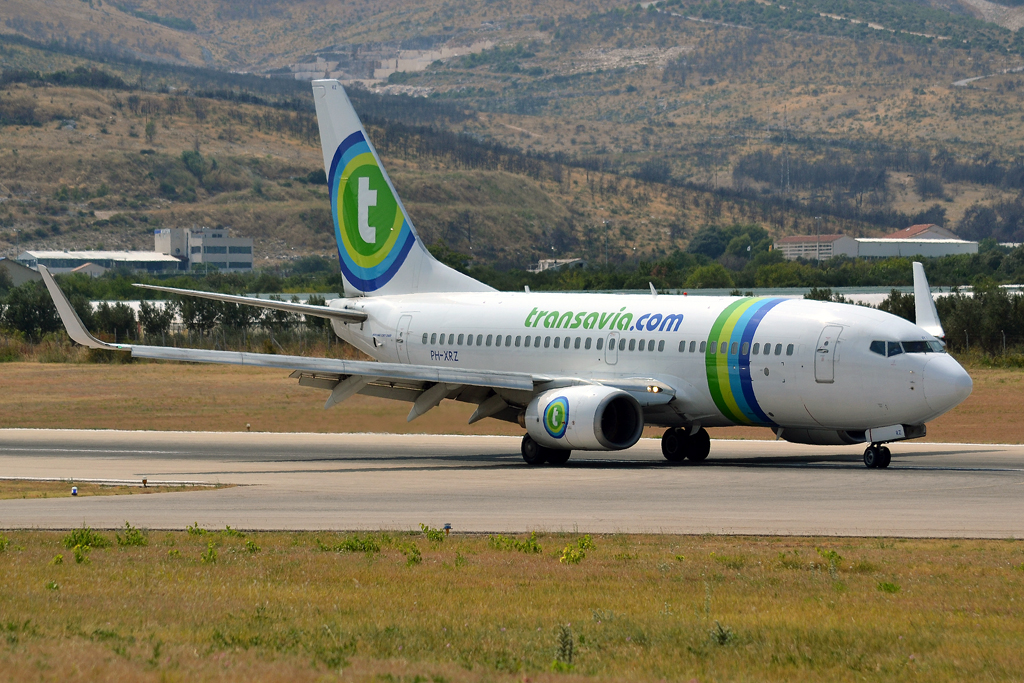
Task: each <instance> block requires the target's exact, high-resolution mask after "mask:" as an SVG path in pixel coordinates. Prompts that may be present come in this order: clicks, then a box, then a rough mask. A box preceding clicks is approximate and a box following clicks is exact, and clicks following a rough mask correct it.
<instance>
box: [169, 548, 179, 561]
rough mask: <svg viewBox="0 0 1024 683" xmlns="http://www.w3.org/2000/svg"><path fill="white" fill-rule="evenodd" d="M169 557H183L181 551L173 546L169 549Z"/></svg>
mask: <svg viewBox="0 0 1024 683" xmlns="http://www.w3.org/2000/svg"><path fill="white" fill-rule="evenodd" d="M167 557H169V558H170V559H172V560H173V559H176V558H179V557H181V551H180V550H178V549H177V548H171V549H170V550H168V551H167Z"/></svg>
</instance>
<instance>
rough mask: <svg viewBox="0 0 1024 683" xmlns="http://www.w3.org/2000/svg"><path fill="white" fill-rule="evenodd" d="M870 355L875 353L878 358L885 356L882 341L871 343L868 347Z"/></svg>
mask: <svg viewBox="0 0 1024 683" xmlns="http://www.w3.org/2000/svg"><path fill="white" fill-rule="evenodd" d="M869 348H870V349H871V351H872V353H877V354H878V355H879V356H884V355H885V342H884V341H873V342H871V346H870V347H869Z"/></svg>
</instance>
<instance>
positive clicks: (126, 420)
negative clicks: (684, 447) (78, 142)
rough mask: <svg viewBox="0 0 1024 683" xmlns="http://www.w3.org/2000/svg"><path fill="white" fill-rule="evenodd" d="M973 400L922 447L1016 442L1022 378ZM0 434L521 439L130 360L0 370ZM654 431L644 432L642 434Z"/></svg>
mask: <svg viewBox="0 0 1024 683" xmlns="http://www.w3.org/2000/svg"><path fill="white" fill-rule="evenodd" d="M969 370H970V373H971V376H972V377H973V378H974V393H973V394H971V396H970V398H968V399H967V400H966V401H964V403H962V404H961V405H960V406H958V407H957V408H955V409H954V410H953V411H951V412H949V413H947V414H946V415H943V416H942V417H940V418H939V419H937V420H935V421H934V422H931V423H929V425H928V437H927V440H928V441H946V442H964V443H1022V442H1024V427H1022V426H1021V424H1020V421H1019V416H1018V412H1019V405H1020V402H1021V398H1022V396H1024V371H1022V370H1012V369H1009V370H1007V369H989V368H970V369H969ZM0 372H2V373H3V377H4V389H5V391H3V392H2V393H0V427H6V428H10V427H29V428H54V427H61V428H79V429H152V430H185V431H215V432H238V431H246V429H249V430H251V431H264V432H326V433H332V432H392V433H397V434H506V435H520V434H522V433H523V430H522V429H521V428H520V427H519V426H518V425H514V424H510V423H507V422H499V421H497V420H490V419H488V420H482V421H480V422H478V423H476V424H473V425H468V424H466V422H467V420H468V419H469V416H470V415H471V414H472V413H473V409H474V407H473V406H471V405H467V404H462V403H455V402H453V401H446V402H444V403H442V404H441V405H440V406H438V407H437V408H435V409H434V410H432V411H430V413H428V414H427V415H426V416H423V417H420V418H419V419H417V420H414V421H412V422H406V420H405V418H406V415H408V413H409V405H408V404H406V403H400V402H397V401H387V400H384V399H378V398H372V397H367V396H355V397H353V398H351V399H349V400H348V401H346V402H345V403H344V404H343V405H341V406H339V407H335V408H333V409H330V410H324V409H323V404H324V401H325V400H326V399H327V393H326V392H324V391H318V390H316V389H309V388H305V387H300V386H298V384H296V382H295V380H292V379H288V376H287V375H288V373H287V372H285V371H282V370H273V369H261V368H237V367H231V366H215V365H184V364H156V363H136V364H130V365H72V364H45V363H8V364H5V365H3V366H0ZM710 431H711V436H712V437H713V438H719V439H721V438H728V439H771V438H774V435H773V434H772V433H771V431H769V430H768V429H765V428H761V427H731V428H721V429H712V430H710ZM661 432H662V430H660V429H655V428H648V429H646V430H645V436H659V435H660V434H661Z"/></svg>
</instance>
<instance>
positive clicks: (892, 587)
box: [875, 581, 900, 595]
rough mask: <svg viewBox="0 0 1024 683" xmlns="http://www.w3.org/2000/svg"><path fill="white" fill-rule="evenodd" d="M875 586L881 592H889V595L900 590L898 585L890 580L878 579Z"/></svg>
mask: <svg viewBox="0 0 1024 683" xmlns="http://www.w3.org/2000/svg"><path fill="white" fill-rule="evenodd" d="M875 587H876V588H877V589H878V590H880V591H881V592H883V593H889V594H890V595H895V594H896V593H899V592H900V587H899V585H898V584H895V583H892V582H891V581H879V582H878V585H877V586H875Z"/></svg>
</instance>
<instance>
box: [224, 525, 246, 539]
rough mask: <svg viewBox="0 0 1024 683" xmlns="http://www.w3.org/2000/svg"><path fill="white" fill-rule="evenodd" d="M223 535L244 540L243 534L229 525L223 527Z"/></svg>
mask: <svg viewBox="0 0 1024 683" xmlns="http://www.w3.org/2000/svg"><path fill="white" fill-rule="evenodd" d="M224 535H225V536H230V537H231V538H245V534H243V533H242V532H241V531H239V530H238V529H232V528H231V525H230V524H228V525H225V527H224Z"/></svg>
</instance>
